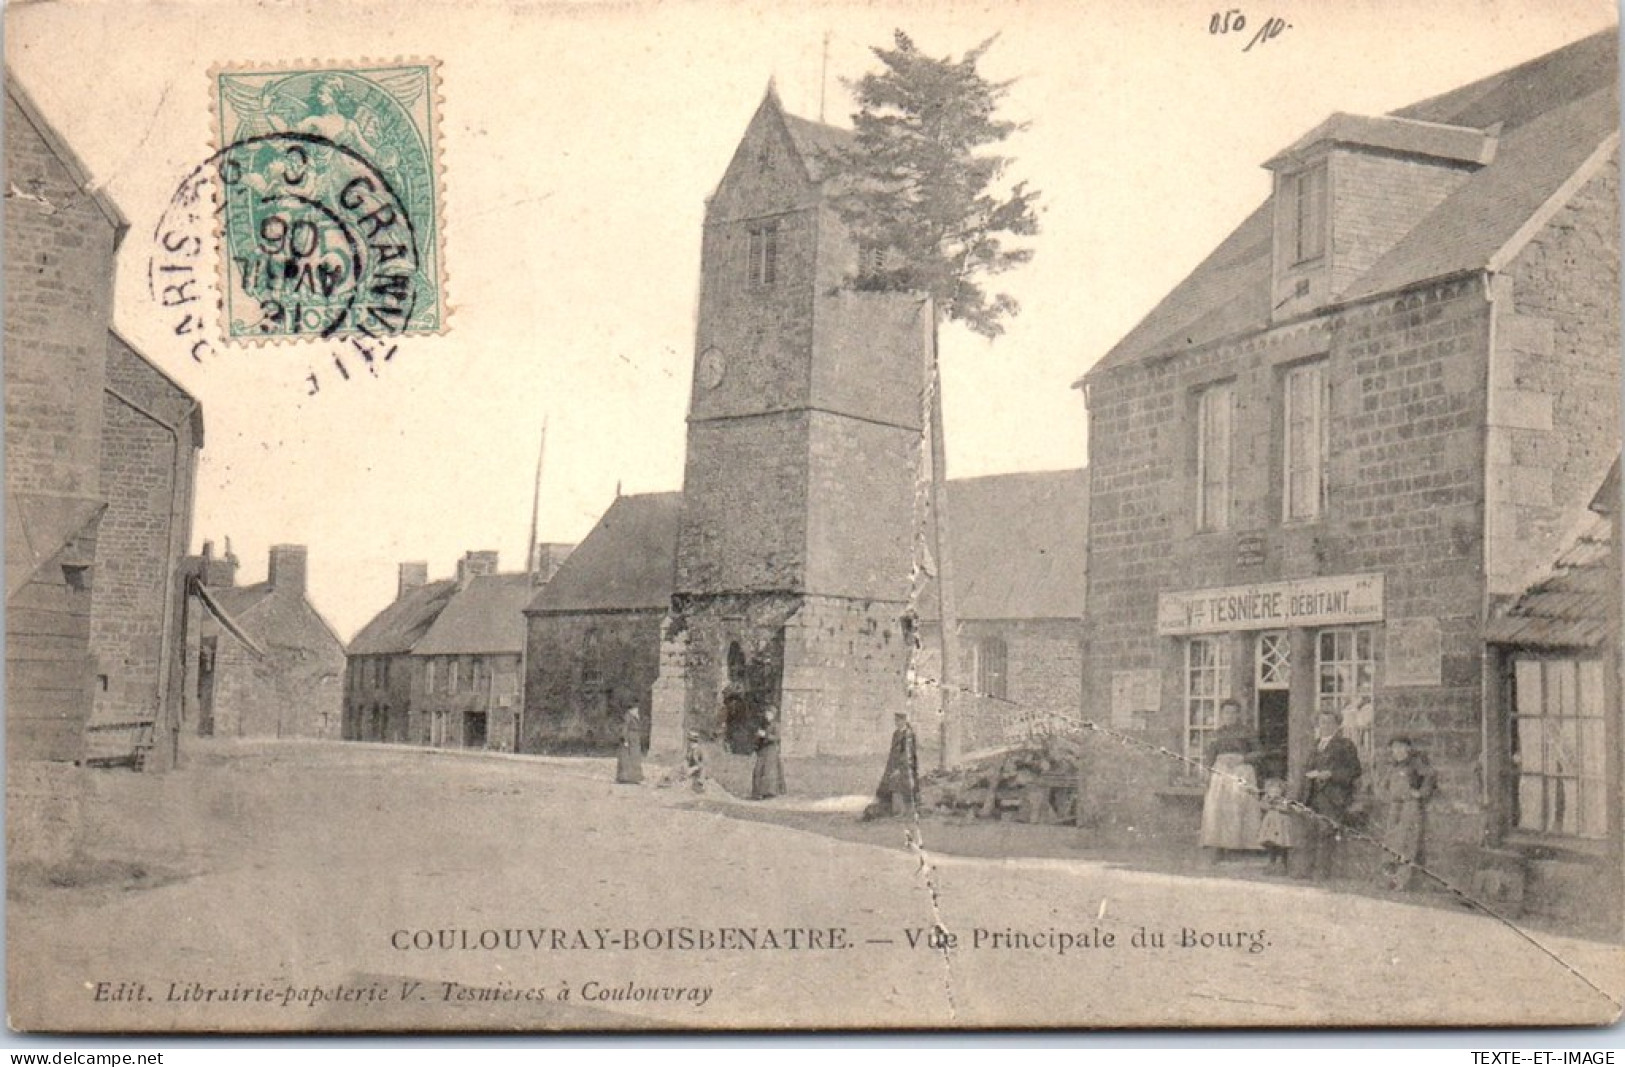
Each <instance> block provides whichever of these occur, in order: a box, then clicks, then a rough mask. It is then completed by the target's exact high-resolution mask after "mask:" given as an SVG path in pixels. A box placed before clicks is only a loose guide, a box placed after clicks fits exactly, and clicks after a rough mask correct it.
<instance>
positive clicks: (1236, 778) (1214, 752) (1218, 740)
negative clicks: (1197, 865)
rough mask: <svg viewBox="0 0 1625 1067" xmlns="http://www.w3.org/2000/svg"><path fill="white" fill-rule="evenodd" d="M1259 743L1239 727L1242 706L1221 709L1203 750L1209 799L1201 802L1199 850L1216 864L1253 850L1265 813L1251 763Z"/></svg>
mask: <svg viewBox="0 0 1625 1067" xmlns="http://www.w3.org/2000/svg"><path fill="white" fill-rule="evenodd" d="M1257 753H1258V742H1257V739H1256V738H1254V737H1253V735H1252V732H1251V731H1250V730H1248V729H1247V728H1246V727H1245V726H1243V725H1242V722H1241V705H1240V704H1238V703H1237V702H1236V701H1234V700H1226V701H1224V703H1222V704H1220V705H1219V729H1218V730H1217V731H1216V732H1215V733H1214V736H1213V740H1212V741H1210V742H1209V743H1208V747H1207V753H1206V755H1207V760H1206V762H1207V768H1208V779H1207V796H1206V797H1205V798H1204V799H1203V801H1202V848H1204V849H1206V850H1208V858H1209V859H1210V860H1213V861H1215V862H1217V861H1218V860H1219V858H1220V857H1222V856H1223V855H1224V854H1225V853H1226V852H1229V851H1239V850H1243V849H1246V850H1257V849H1259V848H1261V847H1262V846H1261V845H1260V844H1259V841H1258V830H1259V823H1260V822H1261V821H1262V819H1263V811H1262V808H1261V805H1260V803H1259V796H1258V775H1257V773H1256V772H1255V771H1254V770H1253V765H1252V761H1253V759H1255V758H1256V757H1257Z"/></svg>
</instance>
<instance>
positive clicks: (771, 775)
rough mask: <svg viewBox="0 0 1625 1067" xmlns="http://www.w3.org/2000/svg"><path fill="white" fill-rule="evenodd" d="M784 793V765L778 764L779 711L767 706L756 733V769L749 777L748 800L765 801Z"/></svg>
mask: <svg viewBox="0 0 1625 1067" xmlns="http://www.w3.org/2000/svg"><path fill="white" fill-rule="evenodd" d="M783 792H784V764H782V763H780V762H779V709H778V708H775V707H773V706H772V705H771V704H770V705H768V708H767V710H766V711H764V712H762V725H761V727H760V728H759V729H758V730H757V731H756V768H755V770H753V771H752V772H751V776H750V798H751V799H752V800H766V799H767V798H768V797H776V796H778V795H779V794H780V793H783Z"/></svg>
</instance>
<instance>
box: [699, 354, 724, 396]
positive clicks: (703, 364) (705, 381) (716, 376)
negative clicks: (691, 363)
mask: <svg viewBox="0 0 1625 1067" xmlns="http://www.w3.org/2000/svg"><path fill="white" fill-rule="evenodd" d="M726 373H728V361H727V360H726V359H724V358H723V356H722V350H721V349H720V348H715V347H712V348H707V349H706V350H705V351H704V352H701V353H700V366H699V374H700V384H701V385H703V386H705V388H707V389H715V388H716V387H717V386H719V385H721V384H722V376H723V375H724V374H726Z"/></svg>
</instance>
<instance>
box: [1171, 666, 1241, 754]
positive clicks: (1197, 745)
mask: <svg viewBox="0 0 1625 1067" xmlns="http://www.w3.org/2000/svg"><path fill="white" fill-rule="evenodd" d="M1230 644H1231V642H1230V635H1229V634H1193V635H1192V636H1190V637H1187V638H1186V639H1185V642H1184V645H1185V648H1184V660H1185V662H1184V670H1183V672H1182V680H1181V683H1180V684H1181V694H1180V707H1181V712H1180V714H1181V735H1180V744H1181V745H1182V746H1183V749H1184V755H1185V759H1186V760H1187V761H1188V762H1187V763H1186V764H1185V769H1186V772H1187V774H1188V775H1196V774H1198V773H1199V768H1201V767H1202V766H1203V763H1204V761H1205V757H1206V754H1207V745H1208V739H1209V738H1210V737H1211V736H1212V734H1213V733H1214V731H1216V730H1217V729H1218V728H1219V705H1220V704H1222V703H1224V701H1226V700H1230V699H1235V678H1234V676H1233V672H1232V670H1231V660H1230V651H1231V650H1230ZM1198 648H1208V649H1212V650H1213V651H1212V653H1211V658H1209V659H1208V660H1207V661H1206V662H1203V663H1200V664H1198V663H1195V662H1194V660H1195V655H1194V653H1195V652H1196V650H1197V649H1198ZM1198 672H1200V676H1201V677H1207V678H1212V679H1213V684H1212V685H1211V686H1210V687H1204V686H1197V685H1194V684H1193V683H1194V682H1195V681H1196V679H1197V677H1198V676H1199V675H1198ZM1197 711H1200V712H1201V715H1200V716H1198V715H1193V712H1197ZM1198 718H1204V719H1205V721H1200V722H1199V721H1197V720H1198Z"/></svg>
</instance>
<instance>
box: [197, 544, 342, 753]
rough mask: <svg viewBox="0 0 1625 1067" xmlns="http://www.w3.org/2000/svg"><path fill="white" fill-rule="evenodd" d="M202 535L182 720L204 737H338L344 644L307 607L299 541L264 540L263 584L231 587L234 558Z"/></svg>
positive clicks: (233, 584)
mask: <svg viewBox="0 0 1625 1067" xmlns="http://www.w3.org/2000/svg"><path fill="white" fill-rule="evenodd" d="M213 547H214V546H213V544H212V543H210V542H207V541H206V542H204V545H203V555H202V556H201V557H198V558H196V559H195V560H194V561H193V562H194V573H195V574H197V576H198V583H199V585H200V586H201V589H195V591H196V592H197V594H198V596H199V597H200V598H206V600H207V604H206V605H205V606H206V608H207V612H200V613H198V614H197V616H196V618H197V620H198V622H197V624H196V625H194V626H193V627H192V640H191V643H190V644H191V647H190V650H189V655H188V657H187V669H188V674H187V680H188V684H187V687H186V689H187V696H188V699H189V701H190V702H191V703H192V707H191V708H189V709H188V710H189V715H188V718H189V720H190V721H193V722H195V723H196V729H197V733H198V734H199V735H200V736H204V737H321V738H335V739H336V738H338V737H339V735H340V726H341V718H342V713H343V677H344V663H345V653H344V642H343V641H342V640H341V639H340V638H339V636H338V634H337V633H335V632H334V631H333V628H332V626H330V625H328V622H327V620H326V619H324V618H322V615H321V613H320V612H319V611H317V610H316V608H315V606H314V605H312V604H311V602H310V599H309V596H308V591H307V581H306V572H307V564H308V557H309V554H308V551H307V549H306V547H305V546H304V545H273V546H271V551H270V557H269V561H268V563H267V565H266V577H265V581H263V582H256V583H254V584H253V585H238V584H237V565H238V563H237V557H236V556H234V555H232V554H231V550H230V548H229V546H228V548H227V550H226V555H225V556H224V557H222V558H216V557H215V556H214V552H213Z"/></svg>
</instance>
